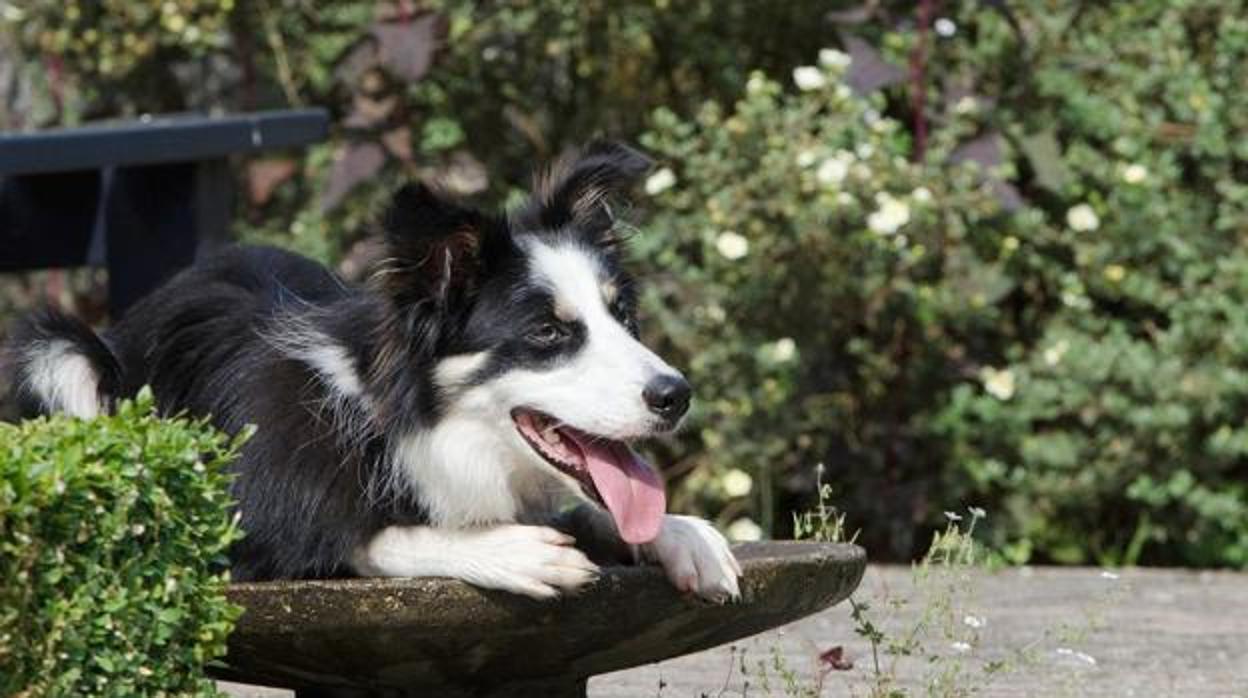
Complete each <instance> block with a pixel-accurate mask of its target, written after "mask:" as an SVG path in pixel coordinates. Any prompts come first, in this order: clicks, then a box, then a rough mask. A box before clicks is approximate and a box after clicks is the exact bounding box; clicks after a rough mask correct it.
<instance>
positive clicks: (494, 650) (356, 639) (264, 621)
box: [212, 542, 867, 698]
mask: <svg viewBox="0 0 1248 698" xmlns="http://www.w3.org/2000/svg"><path fill="white" fill-rule="evenodd" d="M734 550H735V552H736V554H737V557H738V558H739V559H740V561H741V566H742V568H743V569H744V577H743V578H742V580H741V582H742V583H741V600H740V601H739V602H737V603H732V604H727V605H723V606H719V605H714V604H709V603H703V602H701V601H698V600H695V599H692V598H688V597H685V596H682V595H680V594H679V593H678V592H677V591H676V590H675V589H674V588H672V586H671V585H670V584H668V582H667V579H666V578H665V577H664V576H663V573H662V572H661V571H660V570H659V569H658V568H656V567H608V568H604V570H603V575H602V578H601V579H599V581H597V582H595V583H594V584H593V585H592V586H590V587H589V588H587V589H586V590H585V591H583V592H582V593H580V594H578V595H576V596H571V597H567V598H563V599H559V600H556V601H547V602H540V601H534V600H531V599H527V598H523V597H519V596H513V595H511V594H506V593H502V592H493V591H483V590H480V589H477V588H474V587H472V586H469V585H467V584H465V583H463V582H458V581H453V580H446V579H385V580H383V579H353V580H328V581H302V582H265V583H256V584H236V585H233V586H232V587H231V588H230V592H229V594H230V597H231V599H232V600H233V601H234V602H235V603H238V604H241V605H242V606H243V607H244V608H245V609H246V610H245V612H244V614H243V616H242V618H240V619H239V622H238V626H237V628H236V629H235V631H234V634H233V635H232V636H231V637H230V644H229V654H228V656H227V657H226V660H225V665H224V666H218V667H216V668H214V669H213V670H212V673H213V674H214V675H215V676H217V677H218V678H221V679H227V680H232V681H242V682H245V683H254V684H266V685H270V686H283V687H288V688H294V689H295V690H296V693H297V695H298V696H299V698H365V697H378V698H382V697H384V698H404V697H410V696H438V697H439V698H459V697H466V696H474V697H490V698H502V697H504V696H509V697H511V696H514V697H516V698H524V697H537V696H542V697H550V698H572V697H573V696H584V695H585V685H586V680H587V679H588V678H589V677H590V676H593V675H595V674H602V673H606V672H610V671H616V670H618V669H625V668H628V667H632V666H637V665H641V664H647V663H650V662H656V661H659V660H661V659H667V658H669V657H675V656H679V655H682V654H686V653H689V652H695V651H697V650H702V649H707V648H710V647H714V646H716V645H720V644H723V643H725V642H730V641H732V640H736V639H738V638H742V637H746V636H749V635H753V634H755V633H758V632H761V631H763V630H766V629H768V628H773V627H776V626H778V625H783V624H785V623H788V622H791V621H794V620H797V619H798V618H801V617H803V616H807V615H810V614H811V613H814V612H816V611H820V610H822V609H825V608H828V607H829V606H832V605H833V604H836V603H838V602H840V601H842V600H844V599H845V598H846V597H848V596H849V594H850V592H852V591H853V590H854V589H855V588H856V587H857V586H858V582H859V581H860V580H861V579H862V573H863V570H864V569H865V568H866V562H867V559H866V553H864V552H863V550H862V549H861V548H859V547H857V546H854V545H848V544H837V543H798V542H765V543H747V544H743V545H738V546H736V547H735V548H734Z"/></svg>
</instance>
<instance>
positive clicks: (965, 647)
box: [949, 640, 971, 654]
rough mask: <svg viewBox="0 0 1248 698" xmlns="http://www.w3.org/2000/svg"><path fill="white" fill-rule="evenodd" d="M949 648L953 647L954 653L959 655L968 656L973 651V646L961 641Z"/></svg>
mask: <svg viewBox="0 0 1248 698" xmlns="http://www.w3.org/2000/svg"><path fill="white" fill-rule="evenodd" d="M949 646H950V647H952V648H953V651H954V652H957V653H958V654H966V653H967V652H970V651H971V646H970V645H969V644H967V643H965V642H962V641H961V640H959V641H958V642H955V643H953V644H951V645H949Z"/></svg>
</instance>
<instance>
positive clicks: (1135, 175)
mask: <svg viewBox="0 0 1248 698" xmlns="http://www.w3.org/2000/svg"><path fill="white" fill-rule="evenodd" d="M1146 179H1148V168H1147V167H1145V166H1143V165H1141V164H1139V163H1132V164H1130V165H1127V166H1126V168H1124V169H1123V170H1122V181H1124V182H1126V183H1127V184H1139V183H1140V182H1143V181H1144V180H1146Z"/></svg>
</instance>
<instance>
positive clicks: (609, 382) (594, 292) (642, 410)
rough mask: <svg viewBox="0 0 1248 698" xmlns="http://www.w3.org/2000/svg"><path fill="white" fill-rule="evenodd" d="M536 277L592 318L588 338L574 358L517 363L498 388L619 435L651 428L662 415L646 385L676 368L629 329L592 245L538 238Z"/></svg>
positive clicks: (559, 299) (560, 301)
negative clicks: (542, 365) (612, 302)
mask: <svg viewBox="0 0 1248 698" xmlns="http://www.w3.org/2000/svg"><path fill="white" fill-rule="evenodd" d="M527 252H528V253H529V255H530V256H531V258H532V260H533V273H534V276H535V279H534V280H535V282H537V283H539V284H542V285H544V286H546V287H548V288H550V289H551V291H552V292H553V293H554V295H555V306H556V308H565V309H567V310H570V311H571V314H572V315H574V316H575V317H576V318H577V319H578V320H579V321H580V322H583V323H584V324H585V328H586V332H587V337H586V339H587V341H586V343H585V345H584V346H583V347H581V349H580V350H579V351H578V352H577V353H576V355H575V356H573V357H572V359H571V360H570V361H568V362H567V363H565V364H563V365H562V366H557V367H555V368H552V369H545V370H540V371H513V372H510V373H508V374H507V375H505V376H503V377H501V378H500V380H499V381H498V383H499V384H500V385H499V386H498V388H497V389H498V390H500V391H505V392H506V394H507V396H508V397H509V398H511V399H512V400H514V401H515V403H516V404H523V405H527V406H530V407H533V408H534V409H539V410H541V411H543V412H545V413H547V414H550V415H552V416H554V417H556V418H558V419H561V420H563V421H564V422H567V423H568V424H571V425H573V426H575V427H577V428H579V429H581V430H583V431H588V432H590V433H593V434H599V435H602V436H606V437H609V438H613V439H621V440H628V439H633V438H639V437H645V436H650V435H652V434H653V433H654V428H655V426H656V419H655V415H654V414H652V413H651V412H650V410H649V409H648V408H647V407H646V404H645V401H644V399H643V398H642V391H643V390H644V389H645V386H646V384H647V383H648V382H649V381H650V380H651V379H653V378H655V377H656V376H659V375H662V374H668V375H672V374H676V370H675V369H673V368H672V367H671V366H669V365H667V363H665V362H664V361H663V359H661V358H659V357H658V356H656V355H655V354H654V352H652V351H650V349H648V348H647V347H646V346H645V345H643V344H642V343H641V342H639V341H637V339H636V338H635V337H633V336H632V335H631V334H629V333H628V331H627V330H626V329H625V328H624V326H623V325H621V324H620V322H619V320H617V319H616V318H615V317H614V316H613V315H612V314H611V311H610V310H609V309H608V307H607V303H606V302H605V300H604V298H603V285H604V283H607V282H609V281H610V280H609V279H608V278H606V273H605V271H604V270H603V268H602V265H601V264H600V263H599V261H598V259H597V257H595V256H594V253H593V252H592V251H591V250H588V249H586V248H584V247H582V246H581V245H578V244H576V243H571V242H565V243H560V244H555V245H550V244H546V243H544V242H540V241H533V242H531V243H530V244H529V245H528V247H527Z"/></svg>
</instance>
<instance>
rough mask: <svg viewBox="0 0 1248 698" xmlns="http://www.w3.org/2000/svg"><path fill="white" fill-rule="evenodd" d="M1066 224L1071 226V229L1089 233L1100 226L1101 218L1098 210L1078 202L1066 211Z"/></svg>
mask: <svg viewBox="0 0 1248 698" xmlns="http://www.w3.org/2000/svg"><path fill="white" fill-rule="evenodd" d="M1066 225H1068V226H1070V229H1071V230H1077V231H1079V232H1081V233H1087V232H1091V231H1093V230H1096V229H1097V228H1099V227H1100V226H1101V219H1100V218H1099V217H1097V215H1096V211H1093V210H1092V207H1091V206H1089V205H1087V204H1078V205H1076V206H1072V207H1071V208H1070V210H1069V211H1067V212H1066Z"/></svg>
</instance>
